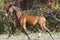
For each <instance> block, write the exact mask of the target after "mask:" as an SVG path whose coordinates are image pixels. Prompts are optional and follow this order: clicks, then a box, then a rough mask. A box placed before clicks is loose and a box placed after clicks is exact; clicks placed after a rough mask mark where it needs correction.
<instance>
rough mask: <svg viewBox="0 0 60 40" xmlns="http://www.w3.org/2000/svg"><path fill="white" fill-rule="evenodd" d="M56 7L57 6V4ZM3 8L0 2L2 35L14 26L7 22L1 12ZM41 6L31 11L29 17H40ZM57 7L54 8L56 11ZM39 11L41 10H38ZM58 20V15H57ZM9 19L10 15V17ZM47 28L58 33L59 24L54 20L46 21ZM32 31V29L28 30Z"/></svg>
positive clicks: (0, 0)
mask: <svg viewBox="0 0 60 40" xmlns="http://www.w3.org/2000/svg"><path fill="white" fill-rule="evenodd" d="M57 5H58V4H57ZM3 7H4V1H3V0H0V34H2V33H8V31H9V27H13V26H14V23H13V22H12V21H14V20H12V21H11V19H10V20H7V19H6V18H5V16H4V12H2V11H3ZM42 8H43V6H42V5H41V6H40V7H38V8H36V9H34V10H32V11H31V12H29V13H30V14H31V15H40V14H42V13H43V10H42ZM56 8H57V7H55V9H56ZM40 9H41V10H40ZM58 9H60V7H58ZM57 17H58V18H60V15H57ZM10 18H12V17H11V15H10ZM47 27H48V28H49V29H50V31H53V32H60V23H57V22H56V21H54V20H50V21H48V23H47ZM35 29H36V30H37V29H38V28H37V27H36V28H35ZM29 30H31V31H32V29H29Z"/></svg>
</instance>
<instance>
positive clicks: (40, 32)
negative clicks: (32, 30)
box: [38, 24, 44, 38]
mask: <svg viewBox="0 0 60 40" xmlns="http://www.w3.org/2000/svg"><path fill="white" fill-rule="evenodd" d="M40 29H41V30H40ZM43 30H44V28H43V25H42V24H39V32H38V33H39V34H38V37H39V38H40V36H41V34H42V32H43Z"/></svg>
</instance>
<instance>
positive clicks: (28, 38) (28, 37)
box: [23, 29, 30, 40]
mask: <svg viewBox="0 0 60 40" xmlns="http://www.w3.org/2000/svg"><path fill="white" fill-rule="evenodd" d="M23 31H24V33H25V35H26V36H27V37H28V40H30V37H29V35H28V33H27V31H26V30H24V29H23Z"/></svg>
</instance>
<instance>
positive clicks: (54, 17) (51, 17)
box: [44, 13, 60, 22]
mask: <svg viewBox="0 0 60 40" xmlns="http://www.w3.org/2000/svg"><path fill="white" fill-rule="evenodd" d="M44 17H45V18H46V19H49V18H50V19H52V20H54V21H57V22H60V19H58V18H57V17H56V16H55V15H53V13H50V14H46V15H44Z"/></svg>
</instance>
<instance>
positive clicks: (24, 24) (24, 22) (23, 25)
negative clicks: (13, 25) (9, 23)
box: [22, 18, 30, 40]
mask: <svg viewBox="0 0 60 40" xmlns="http://www.w3.org/2000/svg"><path fill="white" fill-rule="evenodd" d="M22 29H23V31H24V33H25V35H26V36H27V37H28V40H30V37H29V35H28V33H27V29H26V19H25V18H24V19H23V20H22Z"/></svg>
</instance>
